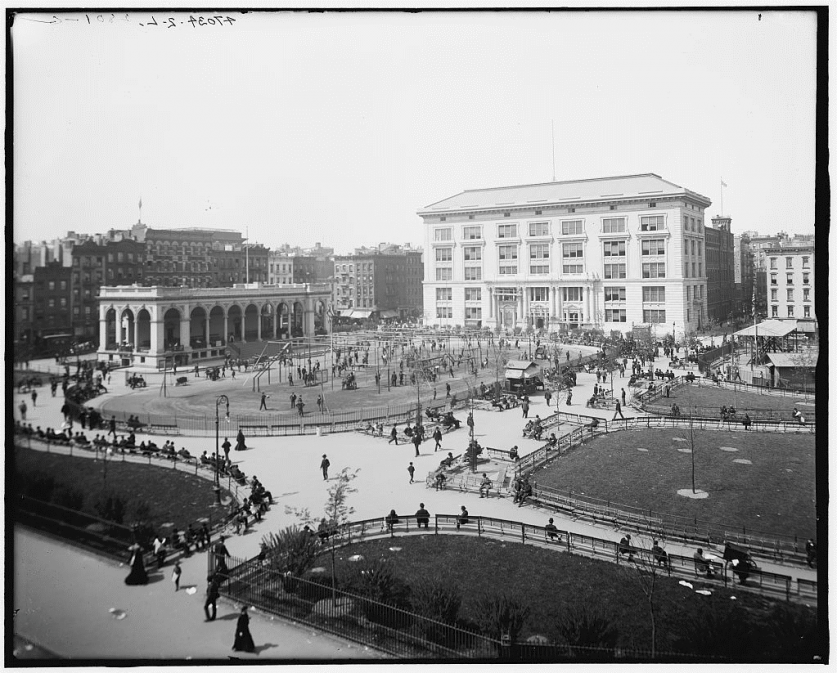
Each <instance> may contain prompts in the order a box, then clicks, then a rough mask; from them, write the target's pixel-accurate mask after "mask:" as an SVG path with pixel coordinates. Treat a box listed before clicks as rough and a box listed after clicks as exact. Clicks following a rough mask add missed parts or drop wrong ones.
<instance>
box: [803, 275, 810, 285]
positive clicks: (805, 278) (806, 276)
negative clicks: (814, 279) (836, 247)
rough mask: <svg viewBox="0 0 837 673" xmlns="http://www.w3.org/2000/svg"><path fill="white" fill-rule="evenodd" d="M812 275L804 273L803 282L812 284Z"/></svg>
mask: <svg viewBox="0 0 837 673" xmlns="http://www.w3.org/2000/svg"><path fill="white" fill-rule="evenodd" d="M810 280H811V279H810V276H809V275H808V274H807V273H803V274H802V284H803V285H809V284H810Z"/></svg>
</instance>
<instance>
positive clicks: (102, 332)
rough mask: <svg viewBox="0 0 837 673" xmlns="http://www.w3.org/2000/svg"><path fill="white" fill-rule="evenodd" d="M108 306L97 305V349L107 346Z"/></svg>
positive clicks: (101, 349) (103, 348)
mask: <svg viewBox="0 0 837 673" xmlns="http://www.w3.org/2000/svg"><path fill="white" fill-rule="evenodd" d="M107 316H108V307H107V306H100V307H99V350H100V351H103V350H105V349H106V348H107V346H108V343H107V340H108V317H107Z"/></svg>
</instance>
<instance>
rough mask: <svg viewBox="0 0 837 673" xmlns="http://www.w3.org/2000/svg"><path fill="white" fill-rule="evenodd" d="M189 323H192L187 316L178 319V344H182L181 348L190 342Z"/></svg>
mask: <svg viewBox="0 0 837 673" xmlns="http://www.w3.org/2000/svg"><path fill="white" fill-rule="evenodd" d="M191 324H192V323H191V321H190V320H189V318H181V319H180V345H181V346H183V348H188V347H189V346H190V345H191V343H192V341H191V339H190V337H191V334H190V333H189V331H190V328H191Z"/></svg>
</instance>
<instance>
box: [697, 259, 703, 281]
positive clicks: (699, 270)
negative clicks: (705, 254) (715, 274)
mask: <svg viewBox="0 0 837 673" xmlns="http://www.w3.org/2000/svg"><path fill="white" fill-rule="evenodd" d="M698 277H700V278H702V277H703V262H698Z"/></svg>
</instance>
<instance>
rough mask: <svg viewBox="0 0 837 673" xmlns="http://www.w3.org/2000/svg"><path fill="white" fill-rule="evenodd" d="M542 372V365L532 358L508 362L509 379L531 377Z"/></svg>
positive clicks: (507, 374)
mask: <svg viewBox="0 0 837 673" xmlns="http://www.w3.org/2000/svg"><path fill="white" fill-rule="evenodd" d="M540 372H541V368H540V365H538V364H537V363H536V362H533V361H532V360H509V361H508V362H507V363H506V378H507V379H530V378H533V377H535V376H538V375H539V374H540Z"/></svg>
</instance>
